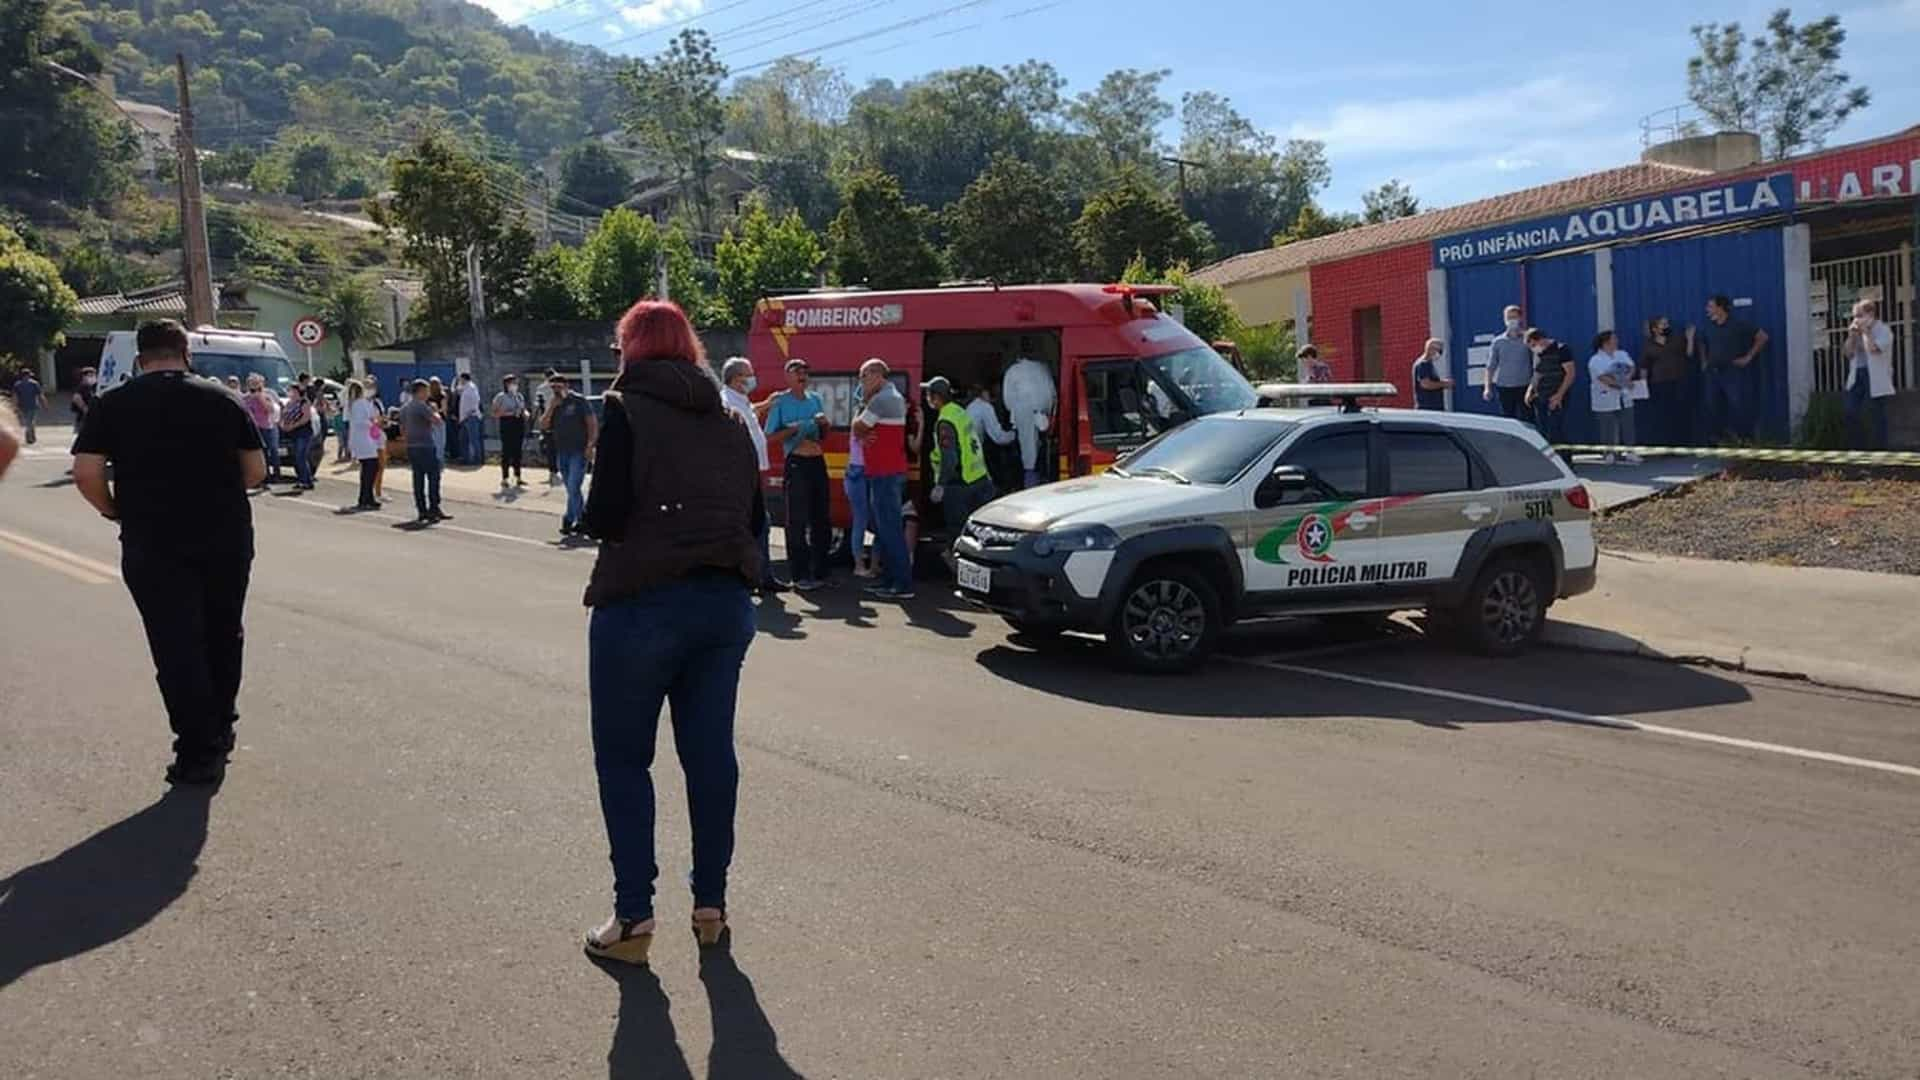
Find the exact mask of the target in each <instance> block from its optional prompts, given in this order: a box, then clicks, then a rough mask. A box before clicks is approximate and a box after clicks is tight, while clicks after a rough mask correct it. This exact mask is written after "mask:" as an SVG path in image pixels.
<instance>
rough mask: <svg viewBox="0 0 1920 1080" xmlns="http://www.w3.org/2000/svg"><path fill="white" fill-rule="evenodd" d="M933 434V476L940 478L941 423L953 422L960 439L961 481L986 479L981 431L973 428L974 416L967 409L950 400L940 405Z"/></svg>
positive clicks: (973, 481) (969, 481)
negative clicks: (939, 428) (939, 426)
mask: <svg viewBox="0 0 1920 1080" xmlns="http://www.w3.org/2000/svg"><path fill="white" fill-rule="evenodd" d="M935 424H936V429H935V431H934V436H933V455H932V456H933V477H934V482H935V483H938V482H939V480H940V457H941V454H940V432H939V430H938V428H937V425H939V424H952V425H953V433H954V435H955V436H956V437H957V438H958V439H959V440H960V482H961V483H963V484H972V483H976V482H978V481H980V480H984V479H986V476H987V455H986V453H985V452H984V451H982V450H981V449H980V433H979V432H977V431H975V430H973V417H971V416H968V415H967V410H965V409H963V408H961V407H960V406H958V405H955V404H954V403H953V402H951V401H949V402H947V403H946V404H945V405H942V406H940V418H939V419H938V420H936V421H935Z"/></svg>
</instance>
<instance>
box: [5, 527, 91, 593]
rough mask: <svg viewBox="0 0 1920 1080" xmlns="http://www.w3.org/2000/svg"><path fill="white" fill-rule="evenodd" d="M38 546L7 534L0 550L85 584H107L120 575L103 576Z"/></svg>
mask: <svg viewBox="0 0 1920 1080" xmlns="http://www.w3.org/2000/svg"><path fill="white" fill-rule="evenodd" d="M37 547H38V545H34V546H29V545H27V544H22V543H16V542H14V541H13V540H11V539H7V538H6V537H5V536H0V551H5V552H10V553H11V554H13V555H16V556H18V557H19V558H22V559H25V560H27V561H28V562H30V563H36V564H38V565H40V566H44V567H46V568H47V569H49V570H53V571H56V572H58V573H61V574H65V575H66V576H68V577H70V578H72V579H74V580H75V581H78V582H80V583H81V584H83V585H105V584H108V583H109V582H111V581H113V580H114V579H115V578H118V577H119V576H120V575H118V574H115V575H113V577H103V576H101V575H99V574H96V573H93V572H92V571H89V570H86V569H84V568H82V567H81V566H79V565H78V564H76V563H73V562H69V561H67V559H66V558H63V557H60V556H55V555H49V554H46V553H45V552H42V551H39V550H36V548H37Z"/></svg>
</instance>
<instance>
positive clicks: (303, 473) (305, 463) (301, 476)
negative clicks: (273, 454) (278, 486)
mask: <svg viewBox="0 0 1920 1080" xmlns="http://www.w3.org/2000/svg"><path fill="white" fill-rule="evenodd" d="M287 448H288V451H289V452H290V453H292V454H293V480H294V483H297V484H299V485H300V486H301V487H306V486H307V485H308V484H311V483H313V461H312V459H311V458H309V457H308V454H309V453H310V452H311V451H312V450H313V429H312V428H310V427H303V428H301V429H300V430H298V431H295V432H292V433H290V434H289V435H288V436H287Z"/></svg>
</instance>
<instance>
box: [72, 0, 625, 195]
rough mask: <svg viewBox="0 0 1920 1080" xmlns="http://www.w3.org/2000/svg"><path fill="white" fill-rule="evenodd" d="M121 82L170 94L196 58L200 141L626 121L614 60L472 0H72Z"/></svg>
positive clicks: (473, 131)
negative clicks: (177, 69)
mask: <svg viewBox="0 0 1920 1080" xmlns="http://www.w3.org/2000/svg"><path fill="white" fill-rule="evenodd" d="M55 8H56V10H57V11H59V12H60V13H61V14H63V15H66V16H68V17H70V18H71V19H72V20H73V21H74V22H75V23H76V24H77V25H78V26H79V27H80V28H81V29H82V30H83V32H85V33H86V34H88V35H90V36H91V37H92V39H93V41H94V43H95V44H97V45H98V46H99V47H100V48H101V50H102V51H103V52H104V53H105V55H106V60H107V68H108V70H109V71H111V72H112V73H113V74H114V75H115V76H116V78H117V79H118V82H119V87H120V94H121V96H122V97H128V98H133V99H135V100H139V101H146V102H151V103H154V104H157V105H165V106H168V107H172V106H173V105H174V100H175V96H176V95H175V92H174V70H173V57H174V54H175V53H184V54H186V57H187V59H188V61H190V62H191V64H192V65H193V68H194V75H193V83H192V89H193V103H194V112H195V114H196V116H197V117H198V118H199V121H200V125H199V127H200V142H201V144H202V146H204V147H206V148H208V149H212V150H230V149H234V148H237V147H242V146H245V147H251V148H253V149H254V150H256V151H258V150H262V149H264V148H265V147H267V146H270V145H273V143H274V140H275V139H276V138H277V137H278V136H279V135H280V133H281V132H282V130H283V129H285V128H288V127H290V126H294V125H298V126H300V127H302V128H307V129H318V130H324V131H330V132H333V133H334V134H336V135H337V136H338V137H340V138H341V139H342V140H343V141H347V142H350V143H353V144H356V145H357V146H358V147H359V148H361V149H366V150H385V149H391V148H392V147H393V146H394V145H396V144H398V143H400V142H402V141H404V140H405V139H406V137H407V136H408V135H409V134H413V133H417V132H418V131H419V130H420V129H421V127H422V126H424V125H425V124H427V123H428V122H433V123H436V124H438V125H439V126H442V127H444V128H448V129H451V130H452V131H454V132H456V133H459V134H461V135H465V136H469V137H472V138H473V139H474V140H475V141H480V140H482V139H487V140H489V141H491V142H492V144H493V145H494V146H495V147H497V148H498V149H499V150H500V151H501V152H503V154H504V155H506V156H512V157H518V158H520V159H521V160H531V159H532V158H534V157H535V156H538V155H542V154H545V153H546V152H548V151H550V150H552V149H554V148H556V147H562V146H566V145H569V144H571V143H573V142H575V141H577V140H578V139H579V138H580V137H581V136H583V135H585V134H587V133H588V132H589V131H597V130H604V129H605V128H608V127H611V126H613V125H614V123H615V111H616V108H617V102H616V95H615V87H614V81H613V70H614V64H615V61H614V60H613V59H612V58H610V57H608V56H606V55H605V54H603V53H600V52H598V51H597V50H593V49H589V48H584V47H582V46H578V45H574V44H572V43H569V42H565V41H562V40H559V39H557V38H554V37H550V36H545V35H541V34H536V33H533V32H532V31H528V30H523V29H520V28H518V27H509V26H506V25H504V24H502V23H501V22H500V20H499V19H497V18H495V17H494V16H493V14H492V13H490V12H488V11H487V10H486V9H484V8H481V7H478V6H476V5H474V4H469V3H466V2H464V0H311V2H307V3H292V2H283V0H198V2H183V0H113V2H106V3H102V2H97V0H94V2H81V0H61V2H60V3H58V4H56V5H55Z"/></svg>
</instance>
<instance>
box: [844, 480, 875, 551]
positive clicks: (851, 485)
mask: <svg viewBox="0 0 1920 1080" xmlns="http://www.w3.org/2000/svg"><path fill="white" fill-rule="evenodd" d="M843 482H844V484H845V486H846V489H847V506H848V508H849V509H850V511H851V513H852V516H853V520H852V521H851V522H850V523H849V526H848V528H847V551H848V552H849V553H850V554H851V555H852V556H853V561H854V562H856V563H857V562H859V561H860V560H861V559H862V558H863V557H865V556H866V554H867V522H868V520H869V518H870V517H871V516H872V506H871V505H870V504H869V502H868V497H867V470H866V466H864V465H848V466H847V474H846V478H845V480H844V481H843Z"/></svg>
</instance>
